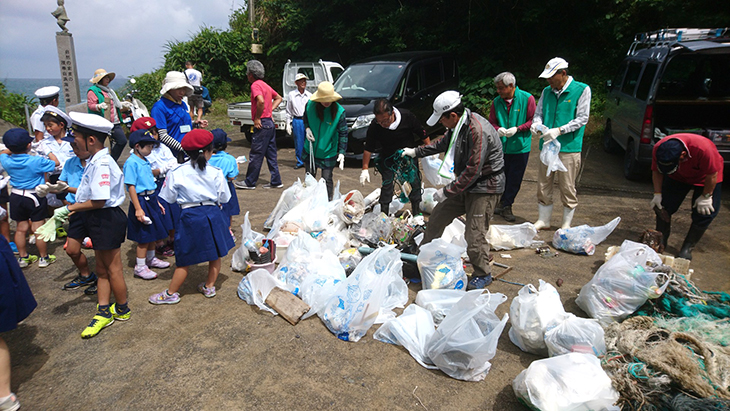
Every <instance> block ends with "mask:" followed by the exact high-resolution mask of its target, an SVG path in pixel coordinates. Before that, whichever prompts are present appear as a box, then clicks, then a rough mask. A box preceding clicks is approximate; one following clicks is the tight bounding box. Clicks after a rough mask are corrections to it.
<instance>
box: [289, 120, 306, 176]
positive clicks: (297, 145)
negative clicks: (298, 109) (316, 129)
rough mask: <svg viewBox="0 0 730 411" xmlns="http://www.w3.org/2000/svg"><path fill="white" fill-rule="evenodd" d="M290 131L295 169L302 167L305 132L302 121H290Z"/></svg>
mask: <svg viewBox="0 0 730 411" xmlns="http://www.w3.org/2000/svg"><path fill="white" fill-rule="evenodd" d="M291 130H292V134H293V135H294V151H295V152H296V155H297V167H301V166H303V165H304V155H303V151H304V137H305V134H306V131H305V129H304V120H302V119H301V118H295V119H293V120H292V121H291Z"/></svg>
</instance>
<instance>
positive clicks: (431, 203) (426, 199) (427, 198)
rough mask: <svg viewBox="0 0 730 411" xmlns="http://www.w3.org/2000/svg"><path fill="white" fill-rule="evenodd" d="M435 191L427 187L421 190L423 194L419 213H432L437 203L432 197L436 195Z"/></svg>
mask: <svg viewBox="0 0 730 411" xmlns="http://www.w3.org/2000/svg"><path fill="white" fill-rule="evenodd" d="M436 191H438V190H436V189H435V188H433V187H427V188H424V189H423V194H421V204H420V208H421V211H422V212H424V213H427V214H431V213H432V212H433V209H434V207H436V204H438V202H437V201H436V200H434V199H433V195H434V194H436Z"/></svg>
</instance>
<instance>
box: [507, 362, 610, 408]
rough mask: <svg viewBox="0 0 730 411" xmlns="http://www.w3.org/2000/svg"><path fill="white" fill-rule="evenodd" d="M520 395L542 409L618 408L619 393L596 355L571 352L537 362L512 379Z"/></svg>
mask: <svg viewBox="0 0 730 411" xmlns="http://www.w3.org/2000/svg"><path fill="white" fill-rule="evenodd" d="M512 389H513V390H514V392H515V395H516V396H517V398H519V399H520V400H521V401H523V402H524V403H525V404H527V406H529V407H530V408H532V409H536V410H541V411H588V410H611V411H618V410H620V408H619V407H616V406H614V405H613V404H614V403H615V402H616V401H618V399H619V394H618V392H616V390H614V389H613V386H611V378H610V377H609V376H608V374H606V372H605V371H603V369H602V368H601V362H600V360H599V359H598V358H596V357H595V356H594V355H588V354H580V353H569V354H565V355H559V356H557V357H552V358H546V359H544V360H537V361H533V362H532V364H530V366H529V367H527V369H526V370H523V371H522V372H521V373H520V374H519V375H517V377H516V378H515V379H514V380H513V381H512Z"/></svg>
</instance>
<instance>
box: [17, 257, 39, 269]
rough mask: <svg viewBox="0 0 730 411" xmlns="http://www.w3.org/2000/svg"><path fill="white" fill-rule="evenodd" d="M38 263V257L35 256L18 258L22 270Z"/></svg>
mask: <svg viewBox="0 0 730 411" xmlns="http://www.w3.org/2000/svg"><path fill="white" fill-rule="evenodd" d="M36 261H38V256H37V255H33V254H28V255H27V256H25V257H18V265H20V268H25V267H27V266H29V265H31V264H33V263H34V262H36Z"/></svg>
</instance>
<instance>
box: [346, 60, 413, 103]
mask: <svg viewBox="0 0 730 411" xmlns="http://www.w3.org/2000/svg"><path fill="white" fill-rule="evenodd" d="M403 69H404V65H403V64H401V63H377V64H357V65H353V66H350V67H348V68H347V69H346V70H345V71H344V72H343V73H342V74H341V75H340V77H339V78H338V79H337V82H336V83H335V91H336V92H338V93H339V94H340V95H342V97H345V98H347V97H351V98H368V99H375V98H379V97H389V96H390V93H391V92H392V91H393V89H394V88H395V85H396V83H397V82H398V80H399V79H400V77H401V75H402V73H403Z"/></svg>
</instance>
